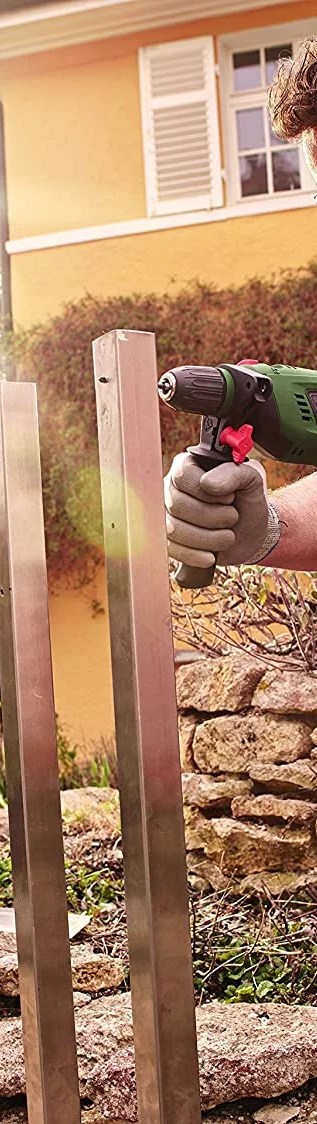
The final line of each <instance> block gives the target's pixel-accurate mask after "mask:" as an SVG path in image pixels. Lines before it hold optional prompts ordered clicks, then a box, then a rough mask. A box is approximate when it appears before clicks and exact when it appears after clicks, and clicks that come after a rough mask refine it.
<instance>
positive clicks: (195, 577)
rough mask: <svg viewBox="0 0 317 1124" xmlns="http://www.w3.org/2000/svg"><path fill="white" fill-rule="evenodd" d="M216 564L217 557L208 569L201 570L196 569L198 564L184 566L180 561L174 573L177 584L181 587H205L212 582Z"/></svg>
mask: <svg viewBox="0 0 317 1124" xmlns="http://www.w3.org/2000/svg"><path fill="white" fill-rule="evenodd" d="M216 565H217V559H216V561H215V562H214V565H213V566H209V567H208V570H207V569H206V570H202V569H198V566H185V565H184V563H183V562H182V563H181V565H180V566H179V567H178V570H177V571H176V574H175V575H174V576H175V580H176V581H177V585H179V586H180V588H181V589H206V586H207V585H212V583H213V580H214V573H215V569H216Z"/></svg>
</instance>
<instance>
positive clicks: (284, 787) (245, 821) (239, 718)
mask: <svg viewBox="0 0 317 1124" xmlns="http://www.w3.org/2000/svg"><path fill="white" fill-rule="evenodd" d="M176 681H177V701H178V710H179V730H180V747H181V761H182V772H183V793H184V805H185V830H186V848H187V861H188V869H189V872H190V881H191V882H192V884H193V886H194V887H196V888H197V889H203V888H204V889H205V888H207V887H208V886H209V887H212V888H213V889H224V888H225V887H226V886H227V885H228V883H229V882H231V883H233V884H237V886H239V888H240V889H241V890H242V891H244V890H247V889H251V888H253V887H254V888H255V889H260V888H262V887H263V885H264V884H265V886H266V887H267V888H268V890H269V891H270V892H271V893H272V894H277V893H280V892H281V891H283V890H284V889H289V890H293V889H294V890H296V889H297V888H298V887H300V886H305V885H308V884H309V885H312V884H314V883H316V885H317V835H316V829H317V748H316V747H317V677H315V676H314V675H309V674H308V673H306V672H304V671H303V672H299V671H283V670H280V669H279V668H277V667H274V668H270V669H266V668H265V665H264V664H263V663H262V662H257V661H256V660H251V659H250V658H249V657H247V656H246V657H244V656H243V655H241V656H240V655H236V654H235V655H234V656H232V657H226V658H222V659H216V660H214V659H203V660H200V661H199V662H196V663H193V664H190V665H189V666H185V667H181V668H180V669H179V670H178V672H177V676H176Z"/></svg>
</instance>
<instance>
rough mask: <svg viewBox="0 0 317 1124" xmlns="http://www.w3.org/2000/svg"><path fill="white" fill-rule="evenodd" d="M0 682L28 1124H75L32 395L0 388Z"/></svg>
mask: <svg viewBox="0 0 317 1124" xmlns="http://www.w3.org/2000/svg"><path fill="white" fill-rule="evenodd" d="M0 682H1V699H2V710H3V725H4V739H5V751H6V772H7V782H8V799H9V821H10V839H11V854H12V866H13V881H14V895H15V912H16V932H17V949H18V960H19V973H20V995H21V1010H22V1026H23V1038H24V1054H25V1069H26V1086H27V1101H28V1120H29V1124H66V1121H67V1124H79V1122H80V1102H79V1089H78V1076H77V1060H76V1047H75V1032H74V1011H73V997H72V981H71V970H70V952H69V940H68V927H67V907H66V895H65V877H64V864H63V840H62V825H61V811H60V798H59V783H58V767H57V755H56V732H55V712H54V697H53V687H52V671H51V654H50V638H49V623H48V610H47V578H46V561H45V544H44V529H43V510H42V488H41V472H40V455H39V440H38V420H37V404H36V388H35V386H33V385H32V384H31V383H29V384H23V383H20V384H16V383H10V382H8V383H6V382H2V383H0Z"/></svg>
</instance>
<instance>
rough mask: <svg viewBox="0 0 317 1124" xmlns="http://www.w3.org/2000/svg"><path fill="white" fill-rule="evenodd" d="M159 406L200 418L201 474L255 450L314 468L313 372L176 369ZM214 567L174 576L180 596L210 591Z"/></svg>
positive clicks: (257, 366)
mask: <svg viewBox="0 0 317 1124" xmlns="http://www.w3.org/2000/svg"><path fill="white" fill-rule="evenodd" d="M158 392H159V396H160V398H161V399H162V402H165V403H166V404H167V405H168V406H171V407H172V409H174V410H183V411H184V412H185V413H189V414H202V415H203V416H202V420H201V431H200V443H199V445H194V446H193V447H192V448H189V449H188V452H189V453H191V454H192V456H193V457H194V458H195V460H196V461H197V463H198V464H199V465H201V467H202V468H203V469H204V471H205V472H207V471H208V470H209V469H211V468H215V467H216V465H219V464H226V463H227V462H228V461H232V460H233V461H234V462H235V464H242V462H243V461H244V460H246V459H247V455H248V453H250V452H251V449H252V446H253V444H254V445H255V446H256V448H257V449H259V450H260V451H261V452H262V453H265V455H266V456H270V457H274V458H276V460H279V461H285V462H286V463H287V464H309V465H316V466H317V371H309V370H305V369H304V368H301V367H285V366H283V365H282V364H280V363H275V364H273V366H272V367H271V366H269V365H268V364H267V363H258V362H257V360H254V359H245V360H243V361H242V363H238V364H232V363H220V364H219V367H174V368H173V369H172V370H170V371H167V372H166V374H164V375H162V377H161V378H160V381H159V384H158ZM214 568H215V567H214V566H213V567H212V568H210V569H208V570H207V569H206V570H201V569H198V568H197V569H191V568H190V567H188V566H184V565H181V566H180V567H179V569H178V571H177V573H176V579H177V581H178V584H179V585H180V586H182V587H183V588H191V589H194V588H196V589H199V588H203V587H204V586H207V585H210V584H211V582H212V579H213V574H214Z"/></svg>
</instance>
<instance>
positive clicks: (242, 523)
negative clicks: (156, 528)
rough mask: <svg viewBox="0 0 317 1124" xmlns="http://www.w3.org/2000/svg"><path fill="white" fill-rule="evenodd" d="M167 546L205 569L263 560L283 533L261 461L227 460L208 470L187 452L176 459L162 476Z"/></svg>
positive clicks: (188, 562) (173, 554)
mask: <svg viewBox="0 0 317 1124" xmlns="http://www.w3.org/2000/svg"><path fill="white" fill-rule="evenodd" d="M164 493H165V506H166V527H167V538H168V551H169V555H170V557H171V558H174V559H176V561H177V562H183V563H185V564H186V565H187V566H192V567H198V568H200V569H205V568H207V567H209V566H212V565H213V564H214V561H215V556H217V562H218V564H219V565H220V566H236V565H239V564H240V563H243V562H257V561H260V560H261V559H262V558H264V556H265V555H266V554H267V553H268V551H269V550H272V549H273V547H274V546H275V545H276V543H278V541H279V538H280V529H279V522H278V517H277V515H276V513H275V511H274V508H272V507H271V505H270V504H269V501H268V496H267V488H266V476H265V472H264V469H263V468H262V465H260V464H259V463H258V462H257V461H248V462H246V463H245V464H241V465H235V464H233V463H232V464H223V465H219V466H218V467H217V468H213V469H211V471H209V472H204V471H203V470H202V469H201V468H200V467H199V465H197V464H196V462H195V461H194V459H193V457H191V456H190V454H188V453H180V454H179V455H178V456H176V457H175V458H174V460H173V463H172V466H171V468H170V471H169V473H168V475H167V476H166V477H165V480H164Z"/></svg>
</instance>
